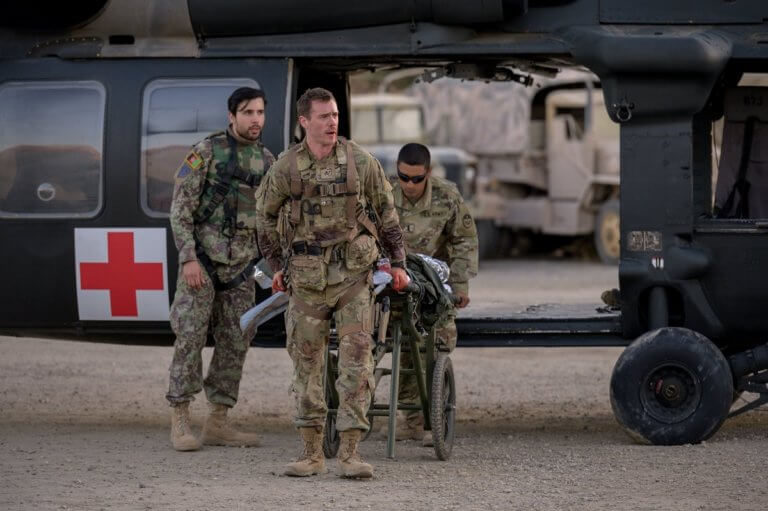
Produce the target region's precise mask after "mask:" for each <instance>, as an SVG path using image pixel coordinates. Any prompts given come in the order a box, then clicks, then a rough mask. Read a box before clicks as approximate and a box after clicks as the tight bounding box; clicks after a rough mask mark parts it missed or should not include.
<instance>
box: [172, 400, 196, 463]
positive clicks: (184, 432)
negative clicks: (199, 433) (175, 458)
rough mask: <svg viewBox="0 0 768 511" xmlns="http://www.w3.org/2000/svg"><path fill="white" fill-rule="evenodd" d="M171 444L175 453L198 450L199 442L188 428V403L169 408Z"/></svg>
mask: <svg viewBox="0 0 768 511" xmlns="http://www.w3.org/2000/svg"><path fill="white" fill-rule="evenodd" d="M171 444H172V445H173V448H174V449H176V450H177V451H196V450H198V449H200V440H198V439H197V437H196V436H195V435H194V434H193V433H192V428H191V427H190V426H189V403H181V404H178V405H176V406H172V407H171Z"/></svg>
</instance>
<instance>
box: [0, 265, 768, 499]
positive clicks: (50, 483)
mask: <svg viewBox="0 0 768 511" xmlns="http://www.w3.org/2000/svg"><path fill="white" fill-rule="evenodd" d="M611 286H615V269H610V268H605V267H603V266H600V265H597V264H588V263H562V262H561V263H553V262H543V261H515V262H509V261H507V262H496V263H494V264H491V265H485V266H484V267H483V268H482V269H481V274H480V276H479V277H478V279H477V280H476V281H475V282H474V284H473V305H472V306H473V307H478V308H482V307H487V308H492V307H499V308H501V307H503V306H504V305H503V304H512V305H510V306H516V305H524V304H531V303H539V302H548V301H554V302H556V301H572V302H579V301H586V302H592V301H595V297H596V296H599V292H600V291H601V290H602V289H605V288H607V287H611ZM563 297H565V298H563ZM558 298H562V299H561V300H558ZM0 353H2V356H0V509H3V510H5V509H9V510H16V509H35V510H36V509H57V510H61V509H83V510H100V509H137V510H145V509H169V510H185V509H215V510H218V509H221V510H225V509H226V510H231V509H235V510H239V509H275V508H280V509H282V510H290V509H302V510H306V509H402V508H406V507H407V508H413V509H521V510H522V509H526V510H528V509H536V510H538V509H541V510H549V509H552V510H560V509H590V510H591V509H606V510H607V509H633V510H657V509H658V510H667V509H680V510H716V509H723V510H725V509H729V510H730V509H739V510H742V509H743V510H747V509H755V510H757V509H760V510H762V509H765V506H766V501H767V500H768V489H766V487H765V484H764V476H760V474H761V473H762V469H763V468H764V457H763V454H764V452H766V450H768V441H767V440H766V433H768V415H767V414H766V412H765V411H762V410H758V411H754V412H750V413H748V414H746V415H744V416H741V417H739V418H736V419H732V420H729V421H727V422H726V423H725V425H724V427H723V428H722V429H721V430H720V431H719V432H718V433H717V434H716V435H715V436H714V437H712V438H711V439H710V440H709V441H708V442H705V443H703V444H701V445H696V446H679V447H651V446H640V445H636V444H634V443H632V441H631V440H630V439H629V437H628V436H626V435H625V434H624V433H623V431H622V430H621V429H620V427H619V426H618V425H617V424H616V422H615V420H614V419H613V416H612V414H611V409H610V404H609V400H608V382H609V380H610V374H611V369H612V367H613V364H614V363H615V361H616V359H617V358H618V356H619V354H620V353H621V350H620V349H613V348H610V349H609V348H582V349H572V348H555V349H553V348H549V349H533V348H520V349H509V348H504V349H459V350H457V351H456V352H455V353H454V354H453V355H452V359H453V362H454V368H455V370H456V381H457V395H458V403H457V406H458V433H457V438H456V442H455V444H454V451H453V457H452V458H451V459H450V460H449V461H447V462H440V461H438V460H437V459H436V458H435V455H434V452H433V450H432V449H428V448H423V447H421V446H420V444H418V443H416V442H400V443H398V444H397V456H396V459H395V460H389V459H387V458H386V455H385V448H386V443H385V441H384V440H383V437H382V435H381V433H379V434H374V435H372V437H371V438H370V439H369V440H367V441H366V442H364V443H363V444H362V448H361V450H362V453H363V456H364V457H365V458H366V460H367V461H369V462H371V463H373V465H374V466H375V477H374V479H372V480H370V481H348V480H343V479H340V478H339V477H337V475H336V466H335V461H333V460H330V463H329V469H330V470H329V472H328V473H327V474H325V475H323V476H318V477H314V478H309V479H298V480H297V479H293V478H288V477H284V476H282V475H281V472H282V466H283V464H284V463H286V462H287V461H290V460H291V459H293V458H294V457H295V456H296V455H297V454H298V453H299V451H300V445H299V440H298V436H297V434H296V433H295V431H294V430H293V428H292V425H291V411H292V402H291V398H290V396H289V393H288V382H289V378H290V374H291V364H290V360H289V358H288V356H287V354H286V353H285V352H284V351H283V350H281V349H274V350H266V349H252V350H251V351H250V352H249V354H248V358H247V361H246V368H245V377H244V380H243V384H242V388H241V399H240V403H239V404H238V406H237V407H236V408H235V409H234V411H233V413H232V417H233V418H234V419H235V421H236V423H237V424H238V425H240V426H241V427H243V428H244V429H249V430H253V431H259V432H261V433H262V434H263V436H264V445H263V446H262V447H260V448H256V449H236V448H235V449H233V448H223V447H206V448H205V449H203V450H202V451H199V452H195V453H177V452H175V451H173V450H172V449H171V448H170V445H169V441H168V409H167V406H166V403H165V401H164V398H163V394H164V392H165V388H166V386H167V366H168V363H169V361H170V359H171V348H170V347H144V346H116V345H110V344H96V343H79V342H70V341H55V340H42V339H28V338H22V339H17V338H9V337H0ZM210 355H211V350H210V349H206V350H205V358H206V360H208V359H209V358H210ZM386 392H387V390H386V385H383V386H382V388H380V389H379V391H378V393H377V396H378V399H379V400H380V401H383V400H385V399H386V395H387V394H386ZM204 410H205V406H204V400H198V401H196V402H195V403H194V404H193V412H194V415H195V425H196V428H197V429H198V430H199V428H200V426H201V424H202V419H203V417H204ZM379 424H380V423H379Z"/></svg>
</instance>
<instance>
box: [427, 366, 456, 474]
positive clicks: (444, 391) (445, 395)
mask: <svg viewBox="0 0 768 511" xmlns="http://www.w3.org/2000/svg"><path fill="white" fill-rule="evenodd" d="M431 396H432V397H431V401H430V403H429V408H430V421H431V423H432V439H433V442H434V444H435V454H437V458H438V459H440V460H447V459H448V458H450V457H451V450H452V449H453V436H454V431H455V427H456V382H455V381H454V378H453V364H452V363H451V359H450V357H448V354H447V353H440V354H438V356H437V360H436V361H435V369H434V372H433V374H432V394H431Z"/></svg>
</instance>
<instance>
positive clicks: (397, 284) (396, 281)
mask: <svg viewBox="0 0 768 511" xmlns="http://www.w3.org/2000/svg"><path fill="white" fill-rule="evenodd" d="M389 273H391V274H392V289H394V290H395V291H402V290H403V289H405V286H407V285H408V284H409V283H410V282H411V279H410V277H408V274H407V273H406V272H405V270H404V269H403V268H392V270H390V272H389Z"/></svg>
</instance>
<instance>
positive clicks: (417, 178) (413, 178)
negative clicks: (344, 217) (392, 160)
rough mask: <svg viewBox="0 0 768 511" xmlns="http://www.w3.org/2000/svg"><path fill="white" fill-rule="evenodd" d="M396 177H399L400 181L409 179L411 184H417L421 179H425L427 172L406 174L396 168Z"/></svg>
mask: <svg viewBox="0 0 768 511" xmlns="http://www.w3.org/2000/svg"><path fill="white" fill-rule="evenodd" d="M397 177H399V178H400V181H403V182H405V183H407V182H408V181H410V182H412V183H413V184H415V185H417V184H419V183H421V182H422V181H424V180H425V179H427V173H424V174H422V175H420V176H406V175H405V174H403V173H402V172H400V171H399V170H398V171H397Z"/></svg>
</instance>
